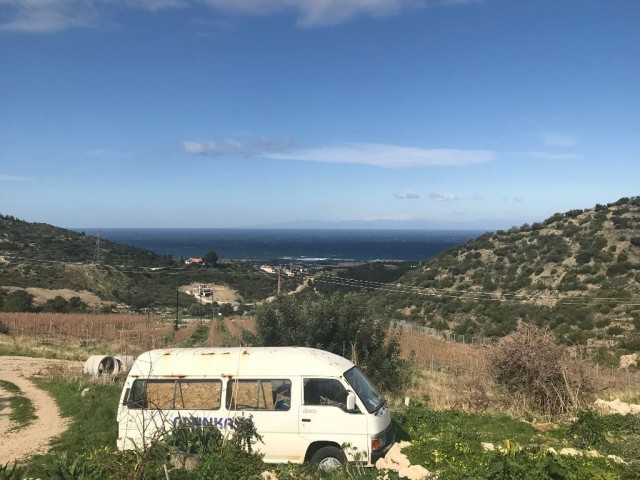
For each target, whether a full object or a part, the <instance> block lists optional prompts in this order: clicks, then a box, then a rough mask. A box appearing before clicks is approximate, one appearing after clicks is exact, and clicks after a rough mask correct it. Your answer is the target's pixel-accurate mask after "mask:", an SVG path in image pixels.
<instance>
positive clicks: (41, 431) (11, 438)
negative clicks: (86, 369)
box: [0, 356, 82, 465]
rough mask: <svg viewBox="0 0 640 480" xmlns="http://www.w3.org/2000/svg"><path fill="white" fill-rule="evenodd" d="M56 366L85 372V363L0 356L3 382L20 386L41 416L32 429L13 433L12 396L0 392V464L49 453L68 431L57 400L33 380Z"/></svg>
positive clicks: (36, 412)
mask: <svg viewBox="0 0 640 480" xmlns="http://www.w3.org/2000/svg"><path fill="white" fill-rule="evenodd" d="M56 366H62V367H63V368H67V369H72V370H76V369H77V370H78V371H81V370H82V363H81V362H77V361H69V360H52V359H47V358H31V357H5V356H0V380H5V381H7V382H11V383H13V384H15V385H17V386H18V387H19V388H20V390H22V393H23V395H24V396H26V397H27V398H29V399H30V400H31V402H32V403H33V406H34V407H35V414H36V416H37V417H38V418H36V420H34V421H33V422H32V423H31V424H29V425H28V426H26V427H24V428H19V429H16V430H12V427H13V425H12V423H11V421H10V420H9V414H10V408H9V398H10V394H9V393H7V392H6V391H3V390H0V465H4V464H6V463H13V462H14V461H15V460H20V459H24V458H25V457H28V456H31V455H34V454H36V453H43V452H46V451H47V449H48V447H49V443H50V442H51V440H52V439H53V438H54V437H56V436H58V435H60V434H61V433H62V432H64V430H65V429H66V428H67V421H66V420H65V419H63V418H62V417H61V416H60V410H59V409H58V406H57V405H56V402H55V400H54V399H53V398H52V397H51V396H50V395H49V394H48V393H46V392H44V391H43V390H40V389H39V388H37V387H36V386H35V385H34V384H33V382H31V380H30V379H31V378H33V377H38V376H45V375H46V373H47V371H48V370H49V369H51V368H54V367H56Z"/></svg>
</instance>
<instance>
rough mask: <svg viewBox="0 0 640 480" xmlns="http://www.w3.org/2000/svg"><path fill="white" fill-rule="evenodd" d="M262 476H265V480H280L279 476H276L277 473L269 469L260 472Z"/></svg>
mask: <svg viewBox="0 0 640 480" xmlns="http://www.w3.org/2000/svg"><path fill="white" fill-rule="evenodd" d="M260 477H261V478H263V479H264V480H278V477H276V474H275V473H273V472H269V471H268V470H265V471H264V472H262V473H261V474H260Z"/></svg>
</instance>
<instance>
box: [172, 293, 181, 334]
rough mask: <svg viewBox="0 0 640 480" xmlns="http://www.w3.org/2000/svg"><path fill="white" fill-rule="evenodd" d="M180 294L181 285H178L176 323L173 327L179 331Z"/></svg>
mask: <svg viewBox="0 0 640 480" xmlns="http://www.w3.org/2000/svg"><path fill="white" fill-rule="evenodd" d="M179 294H180V290H179V286H178V285H176V323H175V325H174V326H173V329H174V330H175V331H176V332H177V331H178V312H180V298H179Z"/></svg>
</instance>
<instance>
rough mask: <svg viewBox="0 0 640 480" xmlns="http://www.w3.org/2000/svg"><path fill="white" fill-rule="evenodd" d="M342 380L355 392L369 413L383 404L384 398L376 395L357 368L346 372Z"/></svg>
mask: <svg viewBox="0 0 640 480" xmlns="http://www.w3.org/2000/svg"><path fill="white" fill-rule="evenodd" d="M344 378H345V380H346V381H347V382H349V385H351V387H352V388H353V389H354V390H355V392H356V394H357V395H358V397H360V400H362V403H364V406H365V408H366V409H367V411H368V412H369V413H373V412H375V411H377V410H379V409H380V407H381V406H382V405H383V404H384V398H382V396H381V395H380V394H379V393H378V391H377V390H376V389H375V387H374V386H373V385H371V382H370V381H369V379H368V378H367V377H366V376H365V374H364V373H362V371H361V370H360V368H358V367H353V368H352V369H350V370H347V371H346V372H345V374H344Z"/></svg>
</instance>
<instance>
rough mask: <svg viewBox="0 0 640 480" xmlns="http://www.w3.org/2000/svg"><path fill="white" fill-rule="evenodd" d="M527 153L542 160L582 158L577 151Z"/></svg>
mask: <svg viewBox="0 0 640 480" xmlns="http://www.w3.org/2000/svg"><path fill="white" fill-rule="evenodd" d="M527 155H529V156H530V157H533V158H539V159H540V160H579V159H581V158H582V157H581V156H580V155H577V154H575V153H549V152H529V153H527Z"/></svg>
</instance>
